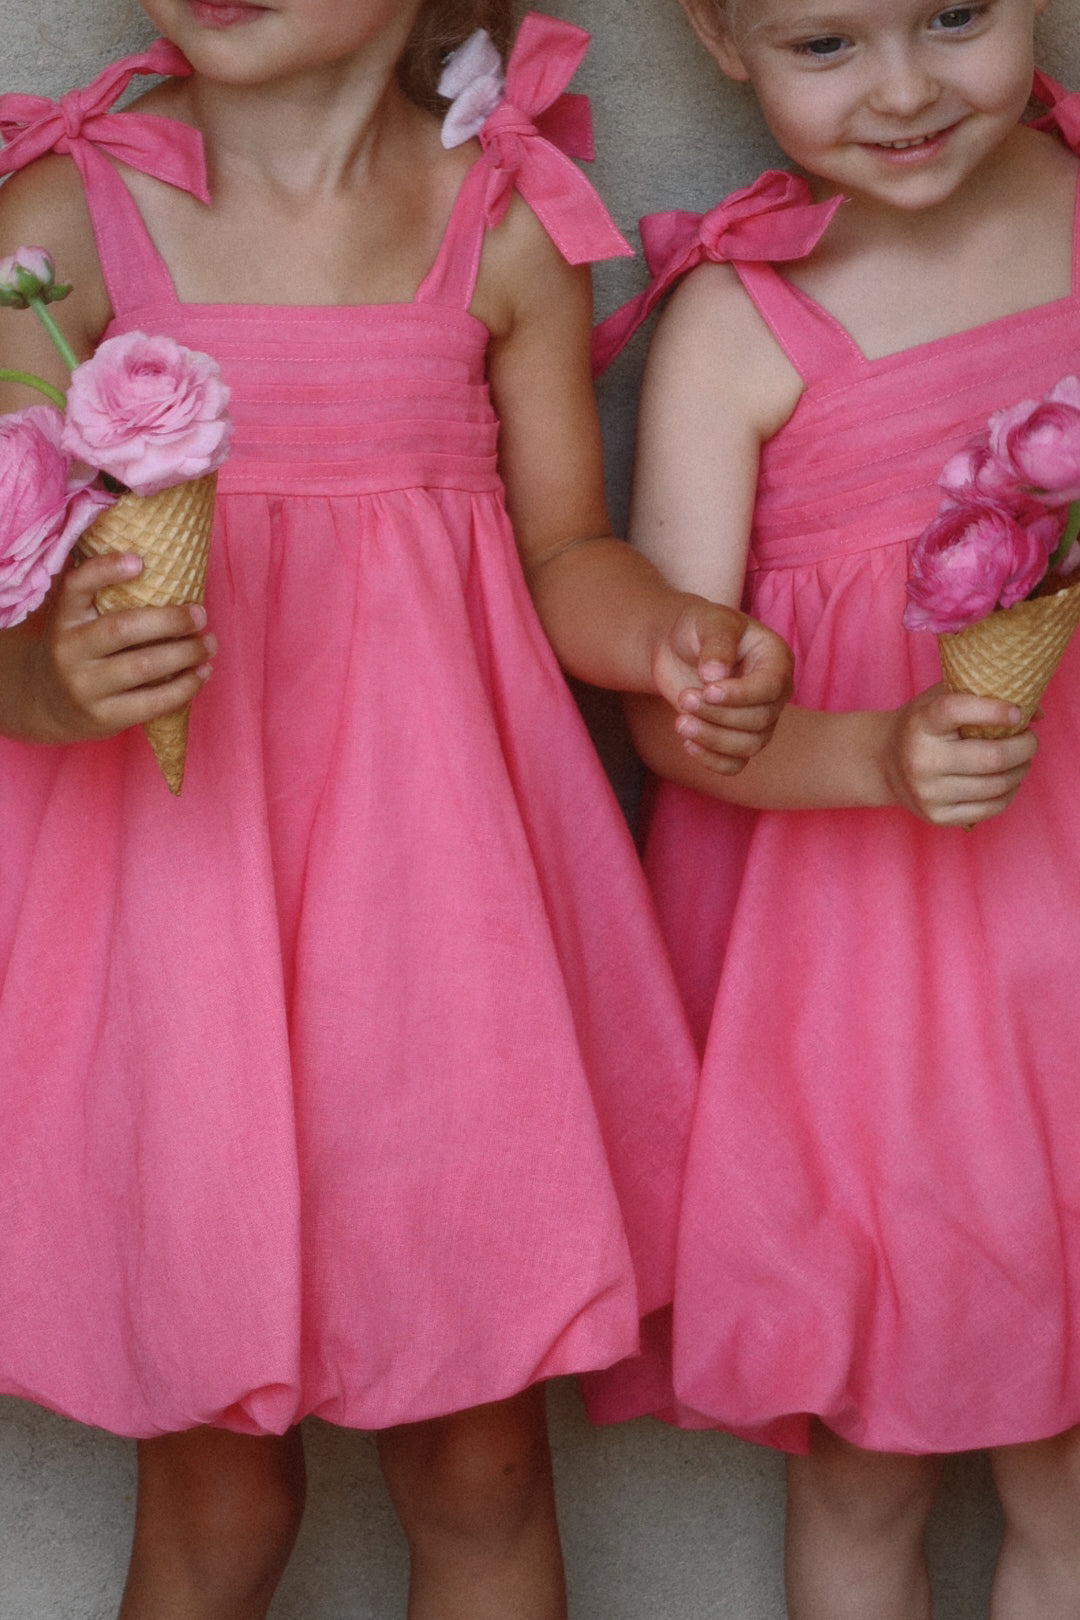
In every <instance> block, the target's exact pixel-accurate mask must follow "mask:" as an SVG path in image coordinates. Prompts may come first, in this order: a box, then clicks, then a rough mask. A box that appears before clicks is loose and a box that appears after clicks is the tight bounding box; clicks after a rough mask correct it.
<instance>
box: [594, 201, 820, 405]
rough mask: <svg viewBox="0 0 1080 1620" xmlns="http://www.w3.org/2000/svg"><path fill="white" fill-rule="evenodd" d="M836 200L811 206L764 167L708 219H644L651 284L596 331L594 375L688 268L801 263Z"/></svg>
mask: <svg viewBox="0 0 1080 1620" xmlns="http://www.w3.org/2000/svg"><path fill="white" fill-rule="evenodd" d="M842 202H843V198H842V197H831V198H830V199H829V200H828V201H827V202H822V203H816V202H812V201H811V194H810V187H809V185H808V184H807V182H806V181H805V180H802V179H800V178H799V176H797V175H794V174H787V173H786V172H785V171H784V170H782V169H770V170H768V171H767V172H766V173H765V174H763V175H761V176H760V178H759V179H757V180H755V182H754V184H753V185H752V186H746V187H744V188H743V189H742V190H741V191H733V192H732V194H731V196H730V197H726V198H725V199H724V201H723V202H722V203H719V204H718V205H717V207H715V208H713V209H710V211H709V212H708V213H707V214H689V213H685V212H682V211H680V210H675V211H672V212H671V213H666V214H648V215H646V217H645V218H644V219H643V220H642V221H641V241H642V246H643V247H644V249H645V257H646V259H647V261H648V265H649V269H650V271H651V272H652V280H651V281H650V282H649V285H648V286H647V287H646V289H645V291H644V292H643V293H639V294H638V296H637V297H636V298H632V299H631V300H630V302H629V303H628V304H624V305H623V306H622V308H621V309H617V310H615V312H614V313H613V314H612V315H609V316H608V318H607V320H605V321H601V323H600V325H599V326H598V327H597V328H596V331H595V332H594V333H593V371H594V373H595V374H596V375H599V374H600V372H601V371H603V370H604V368H605V367H606V366H608V365H609V364H610V363H611V361H612V360H614V358H615V356H616V355H617V354H618V353H619V351H620V349H622V348H623V347H624V346H625V345H626V344H627V343H628V342H629V340H630V338H631V337H633V335H634V333H635V332H636V331H637V329H638V327H639V326H641V325H642V323H643V322H644V321H645V320H646V319H647V318H648V316H649V315H650V314H651V313H652V311H653V310H654V309H655V308H656V306H657V304H658V303H659V302H660V300H661V299H662V298H663V296H664V294H665V293H666V292H668V290H669V289H670V288H671V287H672V286H674V284H675V282H676V281H678V280H679V278H680V277H681V276H684V275H686V273H687V272H688V271H689V270H692V269H693V268H694V267H695V265H699V264H701V263H703V262H704V261H705V260H706V259H709V260H712V261H713V262H714V263H717V264H726V263H731V262H733V261H734V262H738V261H740V260H743V261H746V260H751V261H757V262H759V263H761V262H763V263H767V264H768V263H772V262H774V261H776V262H781V263H783V262H787V261H790V260H792V259H805V258H806V256H807V254H808V253H810V252H812V251H813V249H814V248H815V247H816V246H817V244H818V242H819V241H820V240H821V237H822V235H823V234H824V232H825V228H826V226H827V225H828V224H829V221H830V220H831V219H832V217H833V215H834V214H835V213H836V210H837V209H838V208H839V207H840V204H841V203H842Z"/></svg>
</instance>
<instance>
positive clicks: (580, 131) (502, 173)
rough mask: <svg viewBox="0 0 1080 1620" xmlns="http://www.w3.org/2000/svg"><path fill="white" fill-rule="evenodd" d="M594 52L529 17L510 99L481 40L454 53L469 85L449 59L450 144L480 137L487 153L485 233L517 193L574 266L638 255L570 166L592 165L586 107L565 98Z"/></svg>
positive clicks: (556, 26)
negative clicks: (574, 160)
mask: <svg viewBox="0 0 1080 1620" xmlns="http://www.w3.org/2000/svg"><path fill="white" fill-rule="evenodd" d="M474 39H475V36H474ZM588 43H589V36H588V34H587V33H586V32H585V30H584V29H582V28H575V27H574V26H573V24H572V23H566V22H558V21H556V20H555V19H554V18H553V17H544V16H542V15H541V14H540V13H539V12H535V11H532V12H529V14H528V15H527V16H526V17H525V19H524V21H523V22H522V24H521V27H520V29H519V30H518V35H517V39H516V40H515V42H514V48H513V50H512V51H511V53H510V60H509V62H508V63H507V67H506V85H505V93H503V87H502V84H501V82H500V78H499V76H497V75H496V73H495V72H494V71H493V69H492V66H491V63H490V60H489V53H488V52H487V51H485V50H484V49H483V47H482V46H481V45H478V44H475V43H474V40H470V41H468V42H467V43H466V45H465V46H463V47H462V50H461V51H460V52H456V53H455V57H458V58H462V57H464V60H463V61H460V62H458V63H457V64H456V66H457V67H458V68H463V67H469V68H471V73H470V75H469V76H468V77H467V78H466V76H465V75H464V74H462V75H461V76H460V78H459V74H458V73H457V72H454V71H453V69H454V66H455V64H454V61H453V59H451V63H450V64H448V69H450V72H449V75H448V78H447V80H446V81H445V82H446V83H447V85H448V88H449V89H450V93H451V94H453V95H455V101H456V106H455V108H452V109H451V113H450V114H448V118H447V128H446V129H445V131H444V139H445V141H446V144H447V145H457V144H460V142H461V141H465V140H468V139H469V138H470V137H471V136H472V135H477V136H478V137H479V140H480V145H481V147H482V148H483V156H482V158H481V159H480V161H481V162H482V163H484V164H485V165H486V166H487V168H488V171H489V174H488V184H487V189H486V192H485V196H484V212H485V217H486V220H487V223H488V224H489V225H498V223H499V221H500V220H501V219H502V218H503V216H504V215H505V213H506V210H507V208H508V207H509V206H510V197H511V194H512V193H513V191H514V188H515V187H516V188H517V190H518V191H520V193H521V195H522V196H523V197H524V199H525V201H526V202H527V203H528V204H529V207H530V208H531V209H532V210H533V212H534V214H536V216H537V218H538V219H539V220H540V222H541V224H542V225H543V226H544V229H545V230H546V231H547V233H548V235H549V236H550V237H551V239H552V241H553V242H554V243H555V245H556V247H557V248H558V249H559V252H560V253H561V254H562V255H563V257H564V258H565V259H566V260H568V262H569V263H570V264H586V263H590V262H592V261H593V260H596V259H613V258H624V257H627V256H629V255H632V254H633V251H634V250H633V248H632V247H631V246H630V244H629V243H628V242H627V241H625V239H624V238H623V237H622V236H620V234H619V232H618V231H617V230H616V229H615V225H614V223H613V221H612V219H611V216H610V215H609V214H608V211H607V209H606V208H605V207H604V205H603V203H602V202H601V201H600V199H599V197H598V196H597V195H596V192H595V191H594V190H593V188H592V186H591V185H590V184H589V182H588V181H587V180H586V179H585V176H584V175H583V174H582V173H581V171H580V170H579V169H577V168H576V167H575V165H574V164H573V163H572V162H571V161H570V159H571V158H583V159H584V160H585V161H586V162H591V161H592V157H593V140H592V118H591V115H590V112H589V103H588V99H587V97H585V96H577V95H565V94H564V93H563V92H564V90H565V88H566V86H567V84H568V83H569V82H570V80H571V79H572V78H573V76H574V74H575V72H576V71H577V69H578V67H579V65H580V63H581V59H582V57H583V56H584V55H585V51H586V48H587V46H588ZM464 53H468V54H467V55H465V54H464ZM474 79H475V84H474V83H473V80H474ZM474 98H475V99H474ZM485 101H486V105H485V104H484V103H485ZM470 103H471V104H472V105H470ZM492 108H493V110H492ZM481 109H482V111H483V112H484V113H486V114H487V116H486V117H483V119H482V121H481V120H480V119H478V118H477V117H476V113H477V111H478V110H481Z"/></svg>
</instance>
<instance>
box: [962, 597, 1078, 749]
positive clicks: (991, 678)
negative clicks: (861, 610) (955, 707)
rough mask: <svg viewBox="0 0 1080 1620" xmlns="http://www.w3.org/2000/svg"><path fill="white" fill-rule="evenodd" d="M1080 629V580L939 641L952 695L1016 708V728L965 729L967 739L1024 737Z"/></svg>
mask: <svg viewBox="0 0 1080 1620" xmlns="http://www.w3.org/2000/svg"><path fill="white" fill-rule="evenodd" d="M1078 623H1080V575H1078V576H1077V577H1076V578H1075V579H1073V580H1072V581H1071V582H1070V583H1069V584H1068V585H1065V586H1063V588H1062V589H1061V590H1059V591H1055V592H1054V593H1053V594H1052V595H1048V596H1036V597H1034V598H1032V600H1030V601H1026V602H1017V603H1016V604H1015V605H1014V606H1013V607H1011V608H999V609H998V610H997V611H996V612H994V613H991V614H990V615H989V616H988V617H987V618H985V619H979V620H978V622H977V623H976V624H969V625H967V626H966V627H965V628H964V629H963V630H957V631H955V632H952V633H948V632H947V633H943V634H941V635H939V636H938V650H939V651H940V653H941V669H942V674H943V675H944V677H945V685H946V686H947V687H948V689H949V691H950V692H971V693H973V694H974V696H976V697H993V698H1001V699H1003V701H1004V702H1006V703H1015V705H1016V707H1017V708H1018V709H1020V710H1021V712H1022V714H1023V716H1024V718H1023V721H1022V722H1021V724H1020V725H1018V726H963V727H961V730H962V732H963V735H964V736H965V737H1013V736H1015V735H1016V733H1017V732H1020V731H1023V729H1024V727H1025V726H1026V725H1027V723H1028V721H1029V720H1030V719H1031V717H1032V715H1033V714H1034V713H1035V710H1036V709H1037V708H1038V706H1039V699H1040V698H1041V697H1042V695H1043V692H1044V691H1045V690H1046V685H1047V682H1048V681H1049V679H1050V677H1051V675H1052V674H1053V673H1054V671H1055V669H1056V668H1057V666H1058V664H1059V663H1060V661H1061V657H1062V654H1063V653H1064V651H1065V648H1066V647H1067V646H1068V644H1069V638H1070V637H1071V635H1072V633H1073V631H1074V630H1075V629H1076V626H1077V624H1078Z"/></svg>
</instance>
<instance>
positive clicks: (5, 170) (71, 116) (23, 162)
mask: <svg viewBox="0 0 1080 1620" xmlns="http://www.w3.org/2000/svg"><path fill="white" fill-rule="evenodd" d="M190 72H191V66H190V64H189V63H188V61H187V59H186V58H185V57H184V56H183V55H182V54H181V52H180V51H178V50H177V48H176V46H175V45H172V44H170V43H169V41H168V40H164V39H159V40H158V41H157V43H156V44H155V45H152V46H151V48H150V49H149V50H148V51H144V52H143V53H142V54H141V55H140V56H128V57H125V58H124V59H123V61H120V62H114V63H113V65H112V66H111V67H108V68H106V69H105V71H104V73H101V74H99V75H98V77H97V78H96V79H95V80H94V81H93V83H92V84H90V85H88V86H87V88H86V89H85V90H71V91H69V92H68V93H67V95H65V96H62V97H61V98H60V100H59V101H49V100H47V99H46V98H45V97H44V96H24V95H19V94H11V95H3V96H0V135H3V138H4V148H3V151H0V175H5V174H14V173H15V172H16V170H18V169H23V168H25V167H26V166H27V164H29V163H33V162H34V161H35V160H36V159H37V158H39V157H42V156H44V154H45V153H46V152H60V153H64V154H69V155H70V156H71V158H72V159H73V160H74V162H75V163H76V165H77V166H78V168H79V172H80V173H81V174H82V176H83V179H84V181H87V180H88V177H89V176H90V175H91V174H92V173H93V171H94V167H95V165H100V164H102V163H108V160H109V158H113V159H115V160H116V161H117V162H120V163H126V164H127V165H128V167H129V168H132V169H139V170H141V171H142V172H143V173H144V174H149V175H153V176H154V178H155V179H158V180H164V181H165V182H166V183H167V184H168V185H172V186H178V187H179V188H180V189H181V190H183V191H190V192H192V193H193V195H194V196H196V197H198V198H199V200H200V202H209V201H210V194H209V192H208V190H207V186H206V160H205V157H204V154H203V143H202V136H201V135H200V134H199V132H198V130H196V129H192V128H191V126H190V125H189V124H183V123H180V122H178V121H177V120H175V119H171V118H158V117H155V116H154V115H152V114H148V113H114V112H112V110H111V109H112V106H113V103H114V102H115V101H116V100H117V99H118V98H119V97H120V96H121V95H122V94H123V92H124V90H125V89H126V88H127V86H128V84H129V83H130V81H131V80H132V79H133V78H134V77H135V75H136V74H138V73H155V74H162V75H172V76H174V77H186V76H187V75H188V74H190Z"/></svg>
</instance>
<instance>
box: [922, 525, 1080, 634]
mask: <svg viewBox="0 0 1080 1620" xmlns="http://www.w3.org/2000/svg"><path fill="white" fill-rule="evenodd" d="M1062 527H1063V525H1062V520H1061V517H1060V516H1059V515H1057V514H1050V515H1047V516H1044V517H1042V518H1039V519H1037V520H1036V521H1034V522H1032V523H1027V524H1022V523H1019V522H1017V520H1016V517H1015V516H1014V515H1013V514H1012V513H1011V512H1007V511H1005V510H1004V509H1003V508H1001V507H999V506H994V505H992V504H991V503H990V502H982V503H975V502H956V503H953V502H950V503H949V504H947V505H946V506H945V507H943V508H942V510H941V511H940V512H939V513H938V515H937V517H936V518H934V519H933V521H932V522H931V523H930V524H928V526H927V527H926V529H924V530H923V533H922V534H921V535H920V536H919V538H918V540H917V541H916V542H915V545H914V547H913V548H912V553H911V570H910V577H909V579H908V586H907V590H908V597H909V601H908V604H907V607H906V608H905V610H904V624H905V626H906V628H907V629H908V630H934V631H937V632H941V631H943V630H947V631H951V630H962V629H963V628H964V626H965V625H968V624H974V623H975V621H976V620H977V619H984V618H985V617H986V616H987V614H988V613H992V612H993V611H994V609H995V608H998V607H1001V608H1007V607H1012V605H1013V603H1014V602H1020V601H1023V599H1024V597H1025V596H1027V595H1029V594H1030V592H1031V591H1033V590H1034V588H1035V586H1036V585H1037V584H1038V583H1039V581H1040V580H1041V579H1042V577H1043V575H1044V574H1045V573H1046V567H1047V563H1048V561H1049V559H1050V555H1051V553H1052V552H1053V550H1054V547H1055V545H1056V544H1057V542H1058V540H1059V539H1060V537H1061V533H1062Z"/></svg>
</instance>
